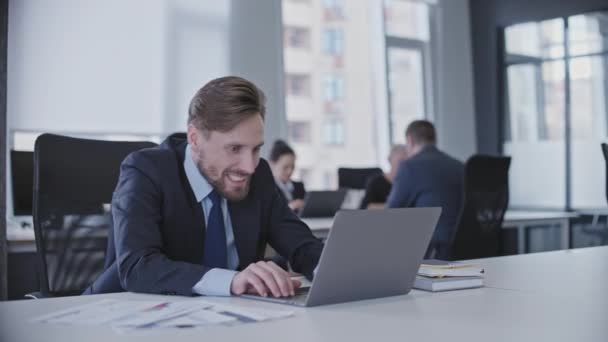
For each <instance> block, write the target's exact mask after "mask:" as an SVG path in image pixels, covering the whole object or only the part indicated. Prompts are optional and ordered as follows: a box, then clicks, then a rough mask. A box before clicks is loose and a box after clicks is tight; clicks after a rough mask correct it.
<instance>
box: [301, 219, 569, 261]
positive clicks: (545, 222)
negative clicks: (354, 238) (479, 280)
mask: <svg viewBox="0 0 608 342" xmlns="http://www.w3.org/2000/svg"><path fill="white" fill-rule="evenodd" d="M577 216H578V214H577V213H575V212H567V211H525V210H508V211H507V212H506V213H505V218H504V221H503V225H502V226H503V229H513V228H514V229H517V249H518V250H517V252H518V254H524V253H526V252H527V251H528V249H527V240H528V239H527V229H528V228H529V227H533V226H548V227H553V226H559V227H560V241H561V246H560V247H561V249H568V248H570V219H572V218H575V217H577ZM302 220H303V221H304V222H306V224H307V225H308V226H309V227H310V229H311V230H312V231H313V233H314V234H315V235H316V236H317V237H319V238H326V237H327V235H328V234H329V230H330V229H331V227H332V225H333V218H304V219H302ZM372 230H373V229H372Z"/></svg>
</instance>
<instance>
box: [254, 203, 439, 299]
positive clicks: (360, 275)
mask: <svg viewBox="0 0 608 342" xmlns="http://www.w3.org/2000/svg"><path fill="white" fill-rule="evenodd" d="M440 213H441V208H408V209H385V210H348V211H340V212H338V214H337V215H336V217H335V219H334V223H333V227H332V229H331V230H330V232H329V237H328V238H327V242H326V243H325V247H324V249H323V253H322V254H321V259H320V260H319V265H318V269H317V274H316V276H315V278H314V280H313V282H312V285H311V286H310V287H308V288H301V289H298V291H297V292H296V295H295V296H293V297H288V298H270V297H261V296H255V295H243V296H242V297H246V298H253V299H258V300H264V301H270V302H275V303H282V304H290V305H297V306H318V305H325V304H334V303H342V302H350V301H356V300H363V299H371V298H379V297H388V296H396V295H403V294H407V293H408V292H410V290H411V289H412V285H413V283H414V280H415V278H416V273H417V272H418V268H419V267H420V263H421V261H422V257H423V256H424V253H425V252H426V249H427V247H428V244H429V241H430V240H431V236H432V235H433V231H434V230H435V225H436V224H437V221H438V219H439V214H440Z"/></svg>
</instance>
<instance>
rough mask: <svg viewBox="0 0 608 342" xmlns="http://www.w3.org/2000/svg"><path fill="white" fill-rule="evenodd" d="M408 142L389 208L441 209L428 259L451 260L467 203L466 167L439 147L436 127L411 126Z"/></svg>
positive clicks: (415, 123)
mask: <svg viewBox="0 0 608 342" xmlns="http://www.w3.org/2000/svg"><path fill="white" fill-rule="evenodd" d="M405 140H406V144H407V154H408V159H407V160H404V161H402V162H401V164H400V165H399V169H398V170H397V175H396V176H395V180H394V181H393V187H392V189H391V193H390V195H389V196H388V200H387V202H386V207H387V208H412V207H441V209H442V211H441V216H440V217H439V222H438V223H437V227H436V228H435V232H434V234H433V237H432V239H431V242H430V244H429V247H428V249H427V253H426V256H425V257H426V258H431V257H433V258H436V259H443V260H448V259H449V258H450V243H451V239H452V237H453V235H454V231H455V230H456V228H457V226H458V218H459V215H460V210H461V207H462V203H463V193H464V180H463V177H464V164H463V163H462V162H460V161H458V160H456V159H454V158H452V157H450V156H449V155H447V154H446V153H444V152H442V151H440V150H439V149H438V148H437V146H436V142H437V138H436V133H435V127H434V126H433V124H432V123H430V122H428V121H426V120H416V121H413V122H412V123H410V124H409V125H408V127H407V129H406V131H405Z"/></svg>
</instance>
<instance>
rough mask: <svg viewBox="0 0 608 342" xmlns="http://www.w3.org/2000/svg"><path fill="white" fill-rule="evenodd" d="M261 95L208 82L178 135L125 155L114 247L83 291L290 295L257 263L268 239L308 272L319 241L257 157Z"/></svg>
mask: <svg viewBox="0 0 608 342" xmlns="http://www.w3.org/2000/svg"><path fill="white" fill-rule="evenodd" d="M264 102H265V98H264V94H263V93H262V91H261V90H260V89H258V88H257V87H256V86H255V85H254V84H253V83H251V82H249V81H247V80H245V79H242V78H239V77H223V78H219V79H215V80H212V81H211V82H209V83H207V84H206V85H205V86H204V87H203V88H201V89H200V90H199V91H198V92H197V93H196V94H195V96H194V98H193V99H192V101H191V103H190V107H189V113H188V114H189V115H188V130H187V133H186V134H185V135H184V134H175V135H172V136H171V137H169V138H168V139H167V140H165V141H164V142H163V143H162V144H161V145H160V146H159V147H158V148H153V149H146V150H141V151H138V152H135V153H132V154H131V155H129V156H128V157H127V158H126V159H125V160H124V161H123V163H122V165H121V172H120V178H119V181H118V185H117V187H116V190H115V192H114V196H113V199H112V215H113V219H114V220H113V222H114V239H113V241H110V243H111V244H112V243H113V246H111V247H115V250H116V253H115V255H108V258H111V259H112V260H110V265H111V266H110V267H108V268H107V269H106V270H105V272H104V274H102V275H101V276H100V277H99V279H97V280H96V282H95V283H94V284H93V285H92V286H91V287H90V288H89V289H88V290H87V293H103V292H112V291H120V290H127V291H133V292H145V293H160V294H177V295H193V294H201V295H231V294H234V295H239V294H243V293H246V292H247V293H254V294H259V295H262V296H269V295H270V296H274V297H284V296H290V295H293V294H294V292H295V289H296V288H297V287H298V286H299V285H300V284H299V282H297V281H294V280H292V279H291V278H290V277H289V274H288V273H287V272H286V271H285V270H283V269H282V268H280V267H278V266H277V265H276V264H274V263H273V262H267V261H264V260H263V257H264V251H265V249H266V245H267V244H270V245H271V246H272V247H273V248H274V249H275V250H276V251H277V252H279V254H281V255H282V256H284V257H285V258H287V259H288V260H289V262H290V265H291V267H292V268H293V269H294V270H295V271H296V272H301V273H303V274H305V275H306V276H308V277H312V274H313V271H314V269H315V267H316V265H317V263H318V260H319V257H320V254H321V250H322V248H323V245H322V243H321V242H320V241H319V240H318V239H316V238H315V237H314V236H313V235H312V233H311V231H310V229H309V228H308V227H307V226H306V225H305V224H304V223H303V222H302V221H301V220H300V219H299V218H298V217H297V216H295V215H294V214H293V212H292V211H291V209H289V207H288V205H287V203H286V201H285V199H284V198H283V197H282V196H281V194H280V192H279V191H280V190H279V189H278V188H277V186H276V184H275V182H274V178H273V176H272V173H271V171H270V168H269V166H268V163H267V162H266V161H265V160H263V159H260V149H261V147H262V144H263V142H264V117H265V105H264ZM111 249H112V248H110V250H111Z"/></svg>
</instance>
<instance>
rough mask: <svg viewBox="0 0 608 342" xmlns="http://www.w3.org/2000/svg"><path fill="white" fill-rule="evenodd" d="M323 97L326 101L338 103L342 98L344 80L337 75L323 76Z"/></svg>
mask: <svg viewBox="0 0 608 342" xmlns="http://www.w3.org/2000/svg"><path fill="white" fill-rule="evenodd" d="M323 93H324V94H323V95H324V96H325V100H326V101H338V100H342V99H343V98H344V79H343V78H342V77H341V76H338V75H329V76H325V80H324V81H323Z"/></svg>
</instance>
